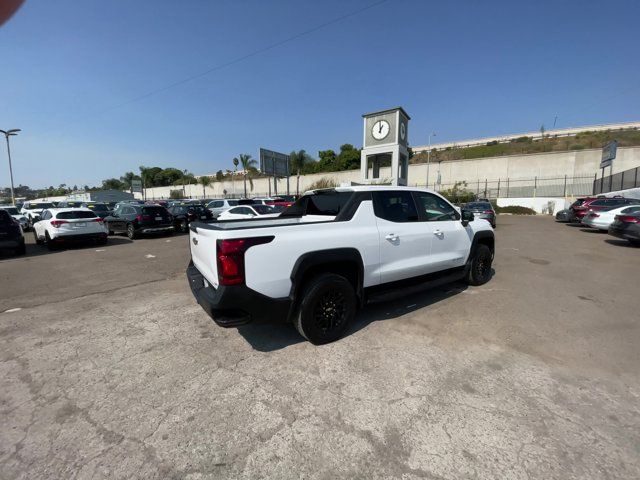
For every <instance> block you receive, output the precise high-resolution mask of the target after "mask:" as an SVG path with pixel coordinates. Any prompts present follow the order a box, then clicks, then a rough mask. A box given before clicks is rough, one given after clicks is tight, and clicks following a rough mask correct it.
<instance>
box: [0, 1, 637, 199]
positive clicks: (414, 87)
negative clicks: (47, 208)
mask: <svg viewBox="0 0 640 480" xmlns="http://www.w3.org/2000/svg"><path fill="white" fill-rule="evenodd" d="M375 2H376V0H326V1H303V0H298V1H285V0H269V1H267V0H256V1H248V0H208V1H207V0H184V1H180V2H177V1H175V0H173V1H169V0H136V1H131V0H110V1H108V2H105V1H104V0H83V1H81V2H79V1H77V0H56V1H55V2H54V1H46V0H27V1H26V2H25V4H24V5H23V7H22V8H21V9H20V10H19V11H18V12H17V13H16V15H15V16H14V17H13V18H12V19H11V20H10V21H8V22H7V23H6V24H4V25H3V26H2V27H0V59H1V63H0V84H1V85H2V93H1V94H0V128H3V129H8V128H22V130H23V132H22V134H21V135H20V136H18V137H13V139H12V153H13V158H14V178H15V181H16V184H18V183H22V184H27V185H30V186H32V187H41V186H47V185H58V184H60V183H66V184H68V185H74V184H77V185H84V184H89V185H94V184H99V182H100V180H102V179H104V178H108V177H118V176H120V175H121V174H122V173H123V172H124V171H126V170H134V171H137V169H138V166H139V165H146V166H155V165H157V166H161V167H166V166H176V167H180V168H187V169H189V170H190V171H192V172H194V173H196V174H204V173H211V172H215V171H216V170H218V169H226V168H232V164H231V159H232V158H233V157H234V156H236V155H238V154H239V153H250V154H252V155H253V156H254V157H256V156H257V152H258V148H259V147H260V146H263V147H266V148H270V149H274V150H279V151H284V152H289V151H291V150H293V149H300V148H304V149H305V150H307V151H308V152H309V153H310V154H311V155H313V156H314V157H317V152H318V150H324V149H328V148H333V149H338V148H339V146H340V145H341V144H342V143H353V144H354V145H356V146H361V142H362V122H361V114H363V113H365V112H369V111H373V110H377V109H383V108H388V107H392V106H396V105H402V106H403V107H404V108H405V109H406V110H407V111H408V112H409V114H410V115H411V116H412V121H411V125H410V131H409V140H410V143H411V144H412V145H422V144H425V143H426V141H427V135H428V133H429V131H434V132H436V134H437V138H436V140H437V141H446V140H455V139H463V138H469V137H478V136H487V135H494V134H501V133H514V132H520V131H529V130H536V129H538V128H539V127H540V125H541V124H545V126H546V128H547V129H549V128H550V127H551V126H552V125H553V121H554V117H555V115H558V122H557V126H558V127H565V126H577V125H585V124H594V123H604V122H619V121H634V120H640V62H639V61H638V58H639V53H638V47H639V46H640V29H639V28H638V19H640V2H637V1H635V0H628V1H615V0H614V1H609V2H606V3H605V2H595V1H590V2H585V1H562V0H555V1H546V0H541V1H538V2H519V1H491V0H487V1H483V2H480V1H475V0H459V1H456V0H452V1H438V2H435V1H427V0H424V1H422V0H387V1H386V2H383V3H382V4H380V5H377V6H375V7H373V8H370V9H368V10H365V11H363V12H361V13H358V14H357V15H354V16H352V17H349V18H346V19H344V20H342V21H339V22H337V23H333V24H331V25H329V26H327V27H324V28H321V29H319V30H317V31H315V32H312V33H310V34H308V35H303V36H301V37H298V38H296V39H295V40H292V41H290V42H287V43H284V44H282V45H280V46H278V47H275V48H273V49H270V50H268V51H266V52H263V53H260V54H257V55H255V56H252V57H249V58H247V59H246V60H243V61H240V62H237V63H235V64H233V65H230V66H228V67H224V68H220V69H217V70H215V71H213V72H211V73H209V74H207V75H204V76H201V77H198V78H196V79H195V80H193V81H190V82H187V83H183V84H181V85H178V86H176V87H174V88H169V89H166V90H163V91H161V92H159V93H156V94H153V95H150V96H147V97H144V98H140V97H142V96H144V95H146V94H148V93H151V92H155V91H157V90H159V89H163V88H164V87H166V86H167V85H170V84H173V83H175V82H179V81H181V80H183V79H185V78H188V77H191V76H194V75H198V74H200V73H202V72H204V71H207V70H209V69H212V68H215V67H217V66H219V65H223V64H225V63H227V62H231V61H233V60H236V59H238V58H240V57H243V56H245V55H247V54H249V53H251V52H255V51H257V50H260V49H262V48H264V47H266V46H268V45H272V44H274V43H277V42H279V41H282V40H285V39H287V38H289V37H292V36H294V35H296V34H298V33H301V32H305V31H308V30H310V29H313V28H314V27H317V26H319V25H322V24H324V23H327V22H330V21H332V20H334V19H336V18H339V17H342V16H344V15H347V14H349V13H351V12H353V11H356V10H359V9H362V8H364V7H366V6H367V5H370V4H372V3H375ZM132 100H133V101H132ZM0 185H3V186H5V185H8V171H7V167H6V152H5V150H4V148H2V149H0Z"/></svg>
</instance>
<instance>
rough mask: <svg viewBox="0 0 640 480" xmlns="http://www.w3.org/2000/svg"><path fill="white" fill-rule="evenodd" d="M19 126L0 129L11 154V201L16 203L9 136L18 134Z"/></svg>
mask: <svg viewBox="0 0 640 480" xmlns="http://www.w3.org/2000/svg"><path fill="white" fill-rule="evenodd" d="M21 131H22V130H20V129H19V128H13V129H11V130H0V133H3V134H4V138H5V139H6V140H7V155H8V156H9V176H10V177H11V203H12V204H13V205H15V204H16V197H15V195H14V194H13V168H11V148H10V147H9V137H11V136H13V135H17V134H18V132H21Z"/></svg>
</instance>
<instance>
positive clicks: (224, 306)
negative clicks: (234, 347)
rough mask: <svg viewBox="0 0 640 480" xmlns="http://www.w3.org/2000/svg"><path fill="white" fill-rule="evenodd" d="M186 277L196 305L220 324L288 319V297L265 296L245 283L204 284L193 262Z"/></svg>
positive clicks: (232, 324) (234, 325) (289, 304)
mask: <svg viewBox="0 0 640 480" xmlns="http://www.w3.org/2000/svg"><path fill="white" fill-rule="evenodd" d="M187 280H188V281H189V286H190V287H191V293H193V296H194V297H195V298H196V301H197V302H198V304H199V305H200V306H201V307H202V309H203V310H204V311H205V312H207V315H209V316H210V317H211V318H212V320H213V321H214V322H215V323H216V324H217V325H218V326H220V327H226V328H229V327H239V326H241V325H246V324H248V323H252V322H258V323H263V322H278V323H282V322H287V321H288V320H289V311H290V308H291V300H290V299H289V298H271V297H267V296H265V295H262V294H261V293H258V292H256V291H255V290H251V289H250V288H249V287H247V286H246V285H233V286H219V287H218V288H213V287H212V286H205V283H204V277H203V276H202V274H201V273H200V272H199V271H198V269H197V268H196V267H195V265H194V264H193V262H189V266H188V267H187Z"/></svg>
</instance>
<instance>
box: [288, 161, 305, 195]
mask: <svg viewBox="0 0 640 480" xmlns="http://www.w3.org/2000/svg"><path fill="white" fill-rule="evenodd" d="M289 159H290V161H291V169H292V170H293V171H294V172H296V176H297V178H296V195H300V171H301V170H302V169H303V168H304V164H305V163H306V161H307V152H305V151H304V150H299V151H297V152H295V151H294V152H291V154H290V155H289Z"/></svg>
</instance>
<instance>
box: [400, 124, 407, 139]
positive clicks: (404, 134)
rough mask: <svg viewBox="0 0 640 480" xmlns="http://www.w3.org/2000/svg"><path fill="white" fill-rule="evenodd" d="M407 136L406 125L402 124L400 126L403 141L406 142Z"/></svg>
mask: <svg viewBox="0 0 640 480" xmlns="http://www.w3.org/2000/svg"><path fill="white" fill-rule="evenodd" d="M406 136H407V127H406V126H405V124H404V123H401V124H400V138H401V139H402V140H404V139H405V137H406Z"/></svg>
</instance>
